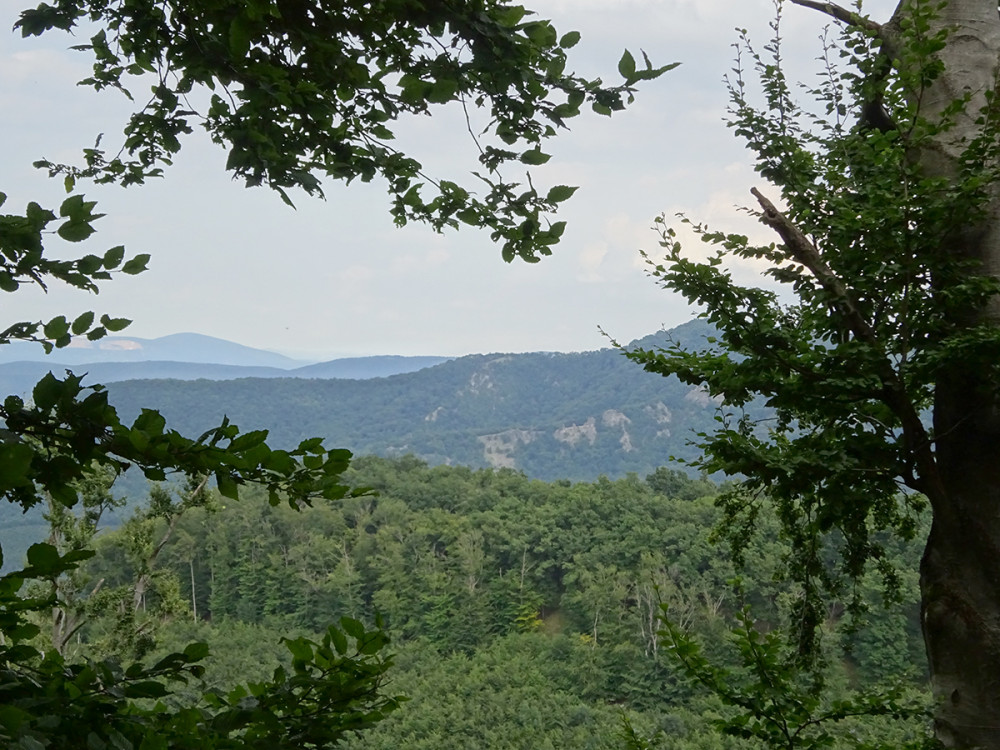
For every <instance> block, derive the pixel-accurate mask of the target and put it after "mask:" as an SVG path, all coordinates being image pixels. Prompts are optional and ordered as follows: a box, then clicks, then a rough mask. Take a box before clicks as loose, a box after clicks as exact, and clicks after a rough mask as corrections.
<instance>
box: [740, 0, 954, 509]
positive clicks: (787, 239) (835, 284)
mask: <svg viewBox="0 0 1000 750" xmlns="http://www.w3.org/2000/svg"><path fill="white" fill-rule="evenodd" d="M793 2H799V0H793ZM750 192H751V194H752V195H753V196H754V197H755V198H756V199H757V202H758V203H759V204H760V207H761V208H762V209H763V212H762V213H761V215H760V220H761V222H762V223H764V224H765V225H767V226H769V227H771V228H772V229H773V230H774V231H775V232H777V233H778V236H780V237H781V239H782V241H783V242H784V243H785V248H786V249H787V250H788V253H789V255H791V256H792V258H793V259H794V260H795V262H796V263H801V264H802V265H803V266H805V267H806V268H807V269H809V272H810V273H811V274H812V275H813V276H814V277H815V279H816V280H817V281H818V282H819V283H820V284H821V285H822V286H823V288H824V289H826V291H827V292H829V293H830V295H831V297H832V299H831V300H830V303H831V304H832V305H833V307H834V308H835V309H836V310H837V311H838V313H839V314H840V315H841V317H842V319H843V321H844V322H845V323H846V324H847V326H848V327H849V328H850V330H851V332H852V333H853V334H854V335H855V336H856V337H857V338H858V340H860V341H864V342H865V343H867V344H869V345H871V346H872V347H873V348H874V349H875V350H876V351H879V352H881V353H882V355H883V356H882V358H881V364H880V366H879V378H880V380H881V381H882V394H881V398H882V401H883V403H885V404H886V405H887V406H888V407H889V408H890V409H892V410H893V411H894V412H895V413H896V416H897V417H899V420H900V423H901V425H902V427H903V443H904V445H905V446H906V448H907V450H908V452H909V454H910V455H911V456H912V457H913V460H914V462H915V463H916V466H917V468H918V475H917V476H916V477H914V481H913V483H912V484H909V486H910V487H911V488H912V489H915V490H917V491H918V492H923V493H924V494H926V495H928V497H930V498H931V501H932V502H934V501H935V500H936V499H937V498H939V497H943V496H944V495H943V494H942V493H943V491H944V490H943V484H942V483H941V477H940V474H939V473H938V470H937V463H936V461H935V458H934V454H933V452H932V450H931V446H932V441H931V439H930V436H929V435H928V434H927V430H926V429H925V428H924V425H923V423H922V422H921V421H920V414H919V413H918V412H917V410H916V408H915V407H914V405H913V400H912V399H911V398H910V397H909V395H908V393H907V387H906V383H905V381H904V380H903V378H902V376H901V375H900V373H898V372H897V371H896V369H895V368H894V367H893V366H892V364H891V362H890V361H889V359H888V357H887V356H886V354H885V348H884V346H883V343H882V341H881V340H880V339H879V335H878V333H877V332H876V331H875V329H874V328H873V327H872V325H871V324H870V323H869V322H868V320H867V319H866V318H865V316H864V314H863V313H862V311H861V308H860V307H859V306H858V304H857V301H856V300H855V299H854V295H852V294H851V291H850V289H848V288H847V285H846V284H844V282H843V281H841V279H840V277H839V276H837V274H836V273H835V272H834V270H833V269H832V268H830V266H829V265H828V264H827V262H826V261H825V260H823V257H822V256H821V255H820V253H819V250H818V249H817V248H816V246H815V245H814V244H813V242H812V240H810V239H809V238H808V237H807V236H806V235H805V233H804V232H803V231H802V230H801V229H799V228H798V227H797V226H796V225H795V224H794V223H793V222H792V221H791V219H789V218H788V217H787V216H785V215H784V214H783V213H781V211H779V210H778V209H777V208H776V207H775V205H774V204H773V203H771V201H769V200H768V199H767V198H765V197H764V195H763V194H762V193H761V192H760V191H759V190H758V189H757V188H751V189H750Z"/></svg>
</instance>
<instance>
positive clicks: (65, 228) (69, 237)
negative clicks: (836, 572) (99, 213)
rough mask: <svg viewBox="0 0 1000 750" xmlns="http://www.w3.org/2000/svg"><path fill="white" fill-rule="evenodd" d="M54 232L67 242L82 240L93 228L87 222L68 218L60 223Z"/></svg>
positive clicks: (92, 231) (91, 232) (90, 233)
mask: <svg viewBox="0 0 1000 750" xmlns="http://www.w3.org/2000/svg"><path fill="white" fill-rule="evenodd" d="M56 232H57V233H58V234H59V236H60V237H62V238H63V239H64V240H66V241H67V242H82V241H83V240H85V239H87V238H88V237H89V236H90V235H92V234H93V233H94V228H93V227H92V226H90V223H89V222H86V221H80V220H77V219H70V220H69V221H65V222H63V223H62V224H60V225H59V228H58V229H57V230H56Z"/></svg>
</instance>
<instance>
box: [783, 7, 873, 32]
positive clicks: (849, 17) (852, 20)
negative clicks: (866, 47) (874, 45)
mask: <svg viewBox="0 0 1000 750" xmlns="http://www.w3.org/2000/svg"><path fill="white" fill-rule="evenodd" d="M792 3H793V4H795V5H801V6H802V7H803V8H811V9H812V10H818V11H819V12H820V13H825V14H826V15H828V16H830V17H831V18H835V19H836V20H838V21H840V22H841V23H843V24H847V25H848V26H859V27H860V28H862V29H866V30H868V31H873V32H875V33H876V34H878V35H879V36H881V35H882V25H881V24H879V23H875V21H873V20H871V19H870V18H865V17H864V16H862V15H861V14H860V13H855V12H854V11H853V10H848V9H847V8H844V7H841V6H840V5H837V4H836V3H829V2H826V1H825V0H792Z"/></svg>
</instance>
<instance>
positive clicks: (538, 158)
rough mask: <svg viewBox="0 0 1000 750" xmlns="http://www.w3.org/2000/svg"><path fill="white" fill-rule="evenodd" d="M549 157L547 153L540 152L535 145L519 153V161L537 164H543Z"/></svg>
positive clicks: (532, 164)
mask: <svg viewBox="0 0 1000 750" xmlns="http://www.w3.org/2000/svg"><path fill="white" fill-rule="evenodd" d="M551 158H552V157H551V156H550V155H549V154H545V153H542V150H541V149H540V148H538V147H535V148H533V149H531V150H529V151H525V152H524V153H523V154H521V163H522V164H529V165H531V166H537V165H539V164H544V163H545V162H547V161H548V160H549V159H551Z"/></svg>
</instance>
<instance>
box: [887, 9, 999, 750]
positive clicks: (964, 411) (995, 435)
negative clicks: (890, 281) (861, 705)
mask: <svg viewBox="0 0 1000 750" xmlns="http://www.w3.org/2000/svg"><path fill="white" fill-rule="evenodd" d="M908 2H909V0H903V2H901V3H900V9H899V10H897V14H896V19H898V18H899V17H900V16H901V14H902V13H904V12H905V9H906V6H907V4H908ZM896 19H894V20H896ZM935 25H936V26H937V27H938V28H941V27H942V26H944V27H949V28H951V29H952V31H951V33H950V34H949V36H948V37H947V42H946V46H945V48H944V49H943V50H942V51H941V52H940V58H941V60H942V62H943V63H944V65H945V70H944V73H943V74H942V75H941V77H940V78H939V79H937V80H936V81H935V82H934V84H933V85H932V87H931V89H930V90H929V91H927V92H926V93H925V95H924V96H923V97H922V100H921V114H922V115H923V116H924V117H928V118H930V119H933V118H934V116H935V115H936V113H938V112H940V111H941V110H942V109H943V108H944V107H946V106H948V105H949V104H951V103H952V102H953V101H955V100H957V99H960V98H961V97H963V96H965V95H968V94H971V96H972V99H971V102H970V104H969V106H968V108H967V110H966V113H965V115H964V116H962V117H960V118H959V120H958V122H957V124H956V127H955V128H954V129H953V130H951V131H949V132H948V133H946V134H944V135H943V136H941V137H939V141H940V142H939V143H937V144H936V146H937V147H936V148H935V149H930V150H927V151H926V152H922V153H921V154H919V157H918V158H919V159H920V160H921V163H922V165H923V166H924V167H925V168H926V171H927V172H928V173H929V174H932V175H938V176H944V177H953V176H954V175H955V174H956V165H957V158H958V156H959V154H960V153H961V150H962V148H963V145H962V143H961V141H963V140H966V141H967V140H968V139H970V138H973V137H975V136H976V135H977V134H978V130H979V128H980V127H981V126H980V125H978V124H977V123H976V122H975V119H976V116H977V115H978V113H979V111H980V109H981V108H982V107H983V106H984V105H985V102H986V99H985V93H986V92H987V91H992V90H993V89H994V88H995V87H996V80H997V79H996V76H997V72H998V71H997V66H998V59H1000V58H998V55H1000V12H998V9H997V0H949V2H948V3H947V4H946V6H945V7H944V8H943V10H942V12H941V15H940V16H939V17H938V18H937V19H936V20H935ZM998 195H1000V190H997V189H996V188H994V190H993V196H992V198H991V200H990V203H989V204H988V206H987V211H986V214H985V216H984V219H983V221H982V222H981V223H980V224H979V225H977V226H972V227H963V228H962V229H961V230H960V231H959V232H957V233H956V236H955V237H953V238H952V241H951V242H950V243H949V247H948V248H947V251H948V252H951V253H958V254H961V255H962V256H964V257H968V258H972V259H975V260H977V261H979V262H980V263H981V264H982V265H981V268H982V270H984V271H986V272H987V273H989V274H992V275H998V276H1000V198H998ZM997 302H998V301H995V302H994V303H993V304H991V305H990V306H989V307H988V308H987V309H983V310H975V311H970V316H969V319H968V320H967V321H954V322H957V323H963V322H981V321H983V320H992V321H995V322H997V323H998V324H1000V314H998V310H1000V308H998V306H997V304H996V303H997ZM934 434H935V436H936V439H935V446H934V450H935V459H936V464H937V472H938V477H937V478H936V479H937V482H936V484H937V488H938V490H937V491H935V492H929V493H928V494H929V496H930V499H931V504H932V508H933V514H934V520H933V525H932V529H931V533H930V537H929V539H928V542H927V548H926V550H925V552H924V557H923V560H922V563H921V571H920V572H921V580H920V585H921V597H922V607H921V609H922V616H923V617H922V620H923V623H922V624H923V632H924V641H925V644H926V647H927V655H928V660H929V665H930V672H931V681H932V687H933V691H934V697H935V700H936V702H937V705H936V731H937V736H938V738H939V739H940V740H941V741H942V742H943V743H944V744H945V746H947V747H954V748H983V749H984V750H1000V450H998V449H1000V401H998V398H997V394H996V393H995V388H994V385H993V384H992V383H990V382H987V378H986V377H984V376H983V374H981V373H980V372H979V368H976V367H975V366H970V364H969V363H967V362H955V363H953V364H952V365H950V366H949V367H948V368H947V369H946V370H945V371H944V372H942V373H940V375H939V376H938V380H937V384H936V391H935V402H934Z"/></svg>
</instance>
